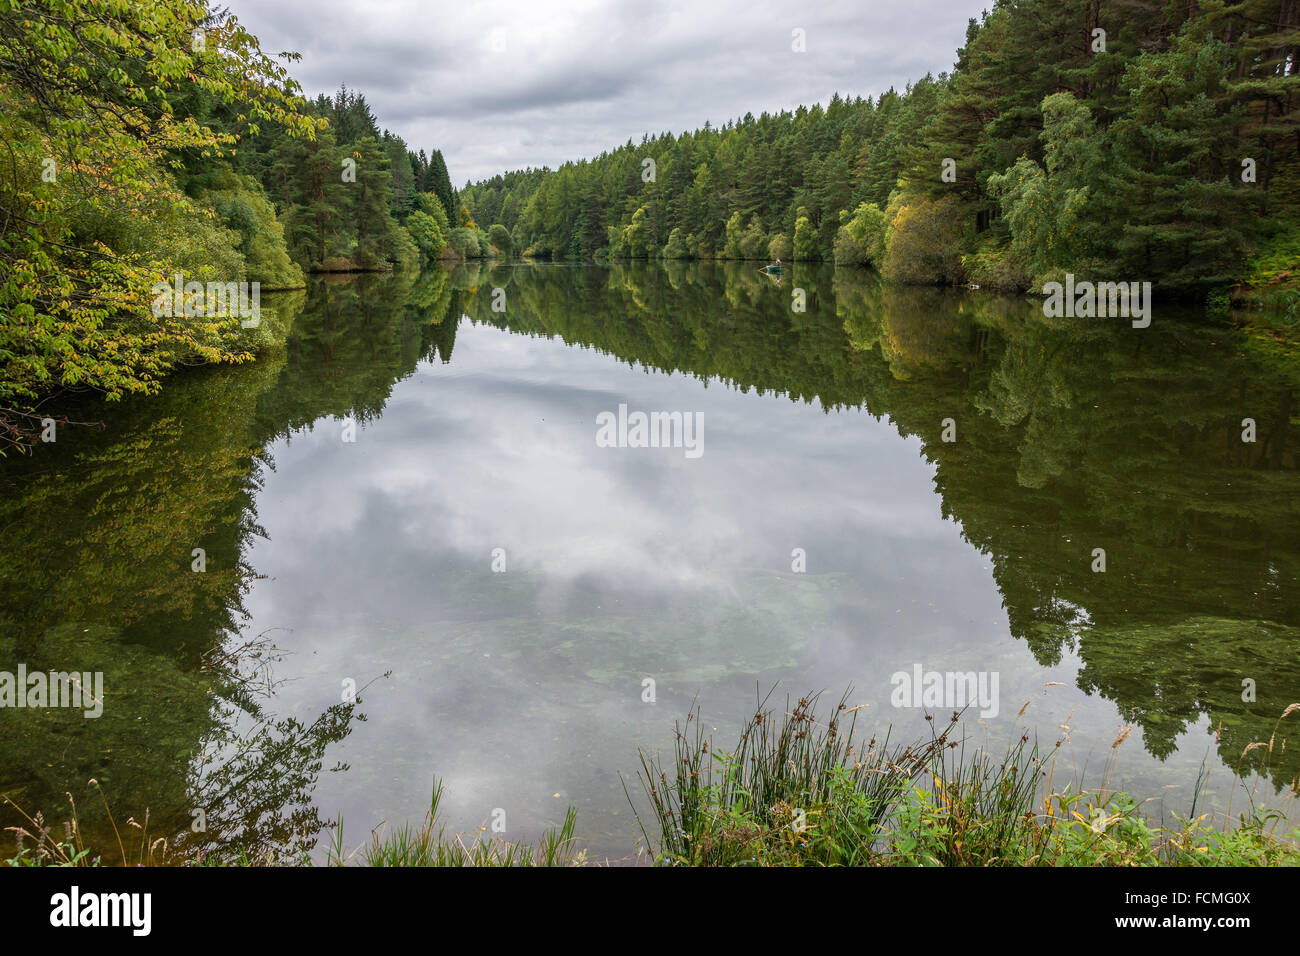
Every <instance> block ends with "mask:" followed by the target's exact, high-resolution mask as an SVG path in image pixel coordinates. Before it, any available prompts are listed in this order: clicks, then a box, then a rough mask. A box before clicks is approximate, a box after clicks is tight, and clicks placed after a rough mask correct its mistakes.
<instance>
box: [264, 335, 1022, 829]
mask: <svg viewBox="0 0 1300 956" xmlns="http://www.w3.org/2000/svg"><path fill="white" fill-rule="evenodd" d="M620 402H625V403H627V405H628V406H629V408H631V409H641V410H646V411H653V410H661V411H683V412H696V411H699V412H703V414H704V422H705V426H704V428H705V446H704V447H705V453H704V456H703V457H702V458H699V459H696V460H686V459H685V457H684V454H683V451H682V450H681V449H648V448H647V449H640V448H633V449H619V448H599V447H597V446H596V443H595V435H596V416H597V414H598V413H600V412H601V411H613V410H616V409H617V407H618V405H619V403H620ZM919 451H920V448H919V444H918V442H917V441H916V440H915V439H907V440H901V439H900V438H899V436H898V434H897V432H896V431H895V429H894V427H893V426H892V425H890V424H889V423H888V422H883V421H876V420H874V419H873V418H872V417H871V416H869V415H867V414H865V413H863V412H860V411H856V410H855V411H838V412H831V413H829V414H827V413H825V412H824V411H822V409H821V408H820V407H819V406H817V407H813V406H805V405H804V404H803V403H796V402H792V401H790V400H789V399H788V398H785V397H783V396H772V395H767V396H760V395H756V394H753V393H751V394H743V393H741V392H739V391H738V390H736V389H734V388H729V387H727V386H726V385H725V384H723V383H721V382H718V381H716V380H714V381H711V382H710V383H709V385H708V387H707V388H706V387H705V385H704V383H703V382H700V381H698V380H696V379H693V378H690V377H689V376H685V375H681V374H671V375H670V374H666V373H662V372H657V371H651V372H649V373H647V372H646V371H645V370H644V369H641V368H635V369H634V368H631V367H629V366H627V365H625V364H623V363H620V362H618V361H617V360H616V359H613V358H611V357H610V356H607V355H603V354H600V353H599V352H596V351H594V350H589V349H577V348H571V347H568V346H565V345H563V344H562V343H560V342H558V341H548V340H544V339H538V338H528V337H524V336H518V335H512V334H510V333H506V332H501V331H499V330H496V329H493V328H489V327H486V326H474V325H471V324H469V323H468V322H465V323H462V325H461V327H460V329H459V330H458V332H457V343H456V357H455V361H454V362H453V363H452V364H451V365H445V366H444V365H432V364H423V365H421V366H420V367H419V369H417V371H416V372H415V374H414V375H413V376H411V378H410V379H408V380H406V381H403V382H400V383H398V384H397V385H396V386H395V387H394V390H393V394H392V396H391V398H390V400H389V402H388V405H387V407H386V408H385V410H384V414H383V416H382V417H381V418H380V419H379V420H377V421H375V422H372V423H370V424H368V425H366V426H364V427H363V428H361V429H360V430H359V432H358V438H357V442H356V443H355V444H345V443H343V442H341V441H340V440H339V432H338V427H337V423H333V422H328V421H326V422H318V423H317V424H316V427H315V428H314V429H313V430H311V431H309V432H303V433H300V434H299V435H297V436H295V437H294V439H293V441H292V442H291V443H286V442H279V443H277V444H276V445H275V446H274V447H273V448H272V454H273V455H274V456H275V459H276V463H277V467H276V470H275V471H274V472H273V473H271V474H270V475H269V476H268V480H267V485H266V487H265V489H264V491H263V492H262V493H261V495H260V496H259V499H258V504H257V510H258V520H259V522H260V523H261V524H262V525H263V526H264V527H265V528H266V529H267V532H268V534H269V540H266V541H259V542H257V544H256V546H255V548H254V551H253V554H252V556H251V561H252V563H253V564H254V566H255V567H257V568H258V569H259V570H260V571H262V572H264V573H267V574H270V575H272V577H273V579H272V580H270V581H264V582H259V583H258V584H256V585H255V587H254V588H253V591H252V593H251V594H250V595H249V598H248V601H247V604H248V607H249V609H250V611H251V612H252V614H253V620H254V622H255V623H256V625H257V626H258V627H259V628H265V627H271V626H285V627H289V628H292V629H294V631H295V632H296V636H295V637H294V638H293V639H292V640H293V644H294V650H295V651H296V652H297V653H296V654H295V656H294V658H293V659H292V660H293V661H294V662H296V667H295V673H294V676H295V677H296V678H297V679H298V681H297V682H296V683H295V685H293V686H292V687H291V688H290V689H288V690H287V691H286V694H285V695H283V699H284V702H285V703H286V704H291V701H292V698H293V697H294V696H295V695H296V694H305V693H311V692H314V691H316V690H319V689H321V688H329V687H337V686H338V681H339V679H340V678H341V677H343V676H355V677H356V678H357V679H358V680H364V679H368V678H370V677H373V676H374V675H376V674H379V673H382V672H384V671H385V670H389V669H391V670H392V671H393V676H392V677H391V678H390V679H388V680H385V681H381V682H379V683H378V684H376V685H375V686H374V687H373V688H372V689H371V691H370V692H369V698H368V700H367V706H366V707H365V708H364V710H366V712H367V713H368V714H369V717H370V719H369V720H368V721H367V722H366V723H364V724H362V725H360V726H359V727H358V728H357V730H356V731H355V732H354V736H353V739H352V740H350V741H349V742H348V744H347V746H346V754H345V755H344V759H347V760H349V762H351V763H352V764H353V768H354V769H353V771H352V772H350V773H349V774H345V775H339V776H337V777H334V778H332V779H331V780H328V781H325V782H324V783H323V784H322V787H323V788H326V789H329V791H330V795H329V797H328V798H326V796H325V793H324V790H323V791H322V800H325V801H326V802H325V803H323V805H324V806H326V807H327V808H331V809H330V812H334V811H333V809H332V807H338V808H339V809H341V810H343V812H345V813H347V814H349V815H351V816H353V817H356V818H359V819H361V820H365V821H371V820H376V819H379V818H380V817H384V816H387V817H389V818H390V819H406V818H418V817H419V816H420V814H421V813H422V812H423V809H424V808H425V807H427V800H428V792H427V788H428V786H429V783H430V777H431V775H432V774H433V773H435V772H436V773H438V774H441V775H442V776H444V778H445V779H446V780H447V782H448V784H449V786H450V792H449V793H448V795H447V801H448V802H447V811H448V816H449V819H450V820H452V821H454V823H453V826H454V827H457V828H473V827H476V826H477V825H478V824H479V823H480V822H482V821H483V820H484V819H485V818H486V817H487V815H488V814H489V813H490V811H491V808H492V807H494V806H504V807H506V809H507V812H508V813H511V814H512V819H511V829H512V831H514V830H515V828H516V826H519V827H526V828H528V829H529V830H530V831H531V832H534V833H535V832H536V830H537V829H538V828H539V827H540V826H541V825H543V824H544V823H547V822H550V821H549V820H548V819H546V814H547V813H549V812H550V811H551V809H552V807H554V809H555V811H556V813H562V811H563V806H564V805H567V802H568V801H569V800H570V799H572V800H573V801H574V802H578V803H580V804H581V806H582V807H583V808H584V813H585V814H586V823H585V824H584V828H585V827H594V828H596V829H600V828H614V829H618V827H619V826H621V824H619V823H617V822H616V821H612V819H611V818H610V817H609V814H610V813H611V812H612V810H613V809H614V808H616V807H621V806H622V805H623V799H624V798H623V796H622V791H621V787H620V785H619V784H618V779H617V774H616V772H615V771H617V770H619V769H621V770H623V771H625V772H630V771H632V770H633V763H634V761H635V748H636V743H637V741H642V742H653V745H654V746H659V745H662V744H664V743H667V739H666V738H665V737H664V734H665V733H666V732H667V728H669V727H670V726H671V721H672V720H673V719H675V718H678V717H680V715H681V712H682V711H684V709H685V708H686V707H687V706H689V703H690V699H691V697H692V696H693V695H694V694H696V693H707V692H708V691H709V688H711V687H712V688H715V690H716V689H717V688H719V687H726V688H727V689H726V690H725V692H721V693H718V692H714V693H712V694H710V708H711V710H712V711H713V713H714V715H715V717H716V718H717V719H718V720H719V721H721V720H723V719H725V718H728V717H736V718H739V716H740V715H741V714H742V712H743V711H744V710H746V709H747V708H748V707H749V706H750V701H749V700H748V699H747V698H748V696H749V693H750V692H752V684H750V686H749V691H744V690H743V689H739V687H738V686H737V685H736V681H737V680H739V681H741V685H739V686H740V687H743V685H744V684H745V683H747V682H749V681H751V680H752V677H750V676H748V675H758V674H763V675H765V676H764V680H765V681H767V680H768V679H769V677H771V678H773V679H774V678H775V677H777V676H779V677H780V678H782V679H783V680H784V681H786V682H787V683H788V684H789V687H788V688H787V689H790V690H793V691H795V692H796V693H802V692H804V691H806V690H807V689H809V688H810V687H813V686H827V687H831V686H834V687H843V686H844V684H845V683H847V682H849V681H854V682H856V683H857V684H858V685H859V686H860V687H861V689H862V691H863V692H864V694H865V695H866V696H874V694H873V690H872V688H873V685H872V681H873V680H875V678H876V677H877V676H879V675H881V674H884V675H887V674H888V673H890V672H891V671H892V670H895V669H897V667H896V666H894V658H896V657H897V656H898V653H897V652H898V651H899V649H900V648H902V649H905V650H904V651H903V653H905V654H915V653H916V650H915V648H916V647H917V642H918V641H921V642H922V643H928V644H929V645H930V646H931V647H936V646H937V647H949V648H951V647H954V646H958V645H960V644H961V643H962V642H963V641H967V640H969V639H970V638H971V628H970V619H971V618H972V617H974V616H975V615H976V614H978V616H979V617H980V619H981V621H989V622H992V621H994V620H995V619H996V618H998V617H999V616H1000V608H999V599H998V594H997V590H996V588H995V587H994V586H993V584H992V580H991V576H990V574H989V572H988V570H987V568H986V566H985V564H984V562H985V560H986V559H985V558H984V557H983V556H981V555H979V554H978V553H977V552H975V551H974V550H973V549H972V548H971V547H970V546H969V545H968V544H967V543H966V542H964V541H963V540H962V539H961V530H960V528H959V527H958V526H957V525H956V524H954V523H953V522H951V521H947V520H944V519H943V518H942V516H941V513H940V507H939V504H938V500H937V496H936V494H935V491H934V487H933V467H932V466H931V465H929V464H928V463H926V462H925V461H924V460H923V459H922V458H921V456H920V454H919ZM497 547H501V548H505V549H506V551H507V560H508V568H509V570H508V572H507V573H506V574H504V575H496V574H493V573H492V572H491V570H490V564H491V555H492V549H493V548H497ZM795 547H800V548H804V549H805V550H806V552H807V556H808V574H807V575H799V576H791V575H789V571H790V561H791V550H792V549H793V548H795ZM773 573H775V574H776V575H780V576H783V577H772V578H767V577H764V575H771V574H773ZM837 575H838V576H839V577H838V578H837V577H836V576H837ZM841 578H842V580H841ZM934 582H941V584H940V585H938V586H936V585H935V583H934ZM936 590H939V593H938V594H936ZM927 605H929V606H927ZM958 609H962V610H958ZM975 609H978V611H976V610H975ZM796 662H798V666H797V667H796V668H795V669H793V670H792V666H793V665H794V664H795V663H796ZM647 669H654V673H657V674H659V675H660V676H661V678H663V677H664V674H665V673H666V672H669V671H671V672H672V673H674V674H677V675H678V676H677V677H676V678H670V679H662V680H661V683H660V687H659V694H660V703H659V704H658V705H655V706H649V705H645V704H642V703H641V702H640V700H639V695H640V679H641V677H642V676H645V674H644V673H643V672H644V671H645V670H647ZM624 671H626V674H624V673H623V672H624ZM293 687H297V688H299V689H297V690H295V689H293ZM376 790H379V791H381V793H382V795H381V796H380V797H379V798H378V800H379V805H378V806H376V796H375V793H376ZM555 792H563V793H564V794H565V798H564V799H561V800H556V799H555V798H553V796H552V794H553V793H555ZM515 832H517V831H515ZM620 832H621V831H620ZM609 845H610V846H613V847H615V848H622V847H625V846H627V845H630V843H629V840H627V839H624V838H623V836H620V837H619V839H617V840H615V841H613V843H612V844H609Z"/></svg>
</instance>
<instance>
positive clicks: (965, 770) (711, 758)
mask: <svg viewBox="0 0 1300 956" xmlns="http://www.w3.org/2000/svg"><path fill="white" fill-rule="evenodd" d="M818 703H819V698H818V696H817V695H812V696H810V697H805V698H801V699H800V700H799V701H798V702H796V703H794V704H793V705H792V704H791V703H790V701H789V700H786V701H785V702H784V706H783V707H781V708H780V709H775V708H774V707H773V706H772V705H771V703H770V695H769V697H768V698H764V699H763V700H760V701H759V702H758V705H757V706H756V708H755V710H754V713H753V715H752V716H751V717H750V718H749V719H748V721H747V722H746V723H745V726H744V727H743V729H742V730H741V733H740V735H739V737H738V739H737V740H736V742H735V744H734V745H733V746H732V747H731V748H730V749H726V750H722V749H718V748H717V747H715V745H714V742H713V740H712V738H711V737H708V736H706V735H705V734H704V731H703V725H702V722H701V721H700V712H699V709H698V707H697V708H696V709H694V710H692V711H691V712H690V713H688V714H687V716H686V719H685V723H684V724H680V723H679V725H678V726H677V727H676V730H675V735H674V737H675V745H674V748H673V751H672V754H671V756H670V757H669V758H666V757H665V756H663V755H660V754H658V753H655V754H651V753H647V752H645V751H641V752H640V753H639V757H640V766H641V769H640V771H639V772H638V774H637V778H638V779H637V783H639V788H638V787H637V786H636V785H633V786H631V787H627V786H626V783H625V790H627V793H628V799H629V802H630V803H631V804H632V807H633V810H634V812H635V813H636V817H637V820H638V823H639V824H640V827H641V832H642V837H643V845H642V846H641V847H640V848H638V849H637V850H636V856H635V857H634V858H633V857H629V860H631V859H635V860H636V861H637V862H641V863H645V862H653V863H655V864H658V865H665V866H1295V865H1300V830H1292V831H1289V832H1286V831H1284V830H1283V827H1284V823H1283V818H1282V815H1281V814H1280V813H1279V812H1277V811H1276V810H1260V809H1258V808H1257V807H1256V806H1255V805H1254V800H1253V797H1250V796H1248V798H1247V802H1248V804H1249V807H1248V809H1246V810H1245V811H1244V812H1238V813H1237V815H1236V816H1235V817H1233V815H1232V814H1233V810H1232V807H1231V804H1230V805H1229V807H1228V808H1227V809H1226V810H1225V811H1224V812H1223V813H1222V814H1219V815H1213V816H1212V815H1211V814H1209V813H1207V812H1205V811H1204V810H1203V809H1202V808H1200V807H1198V805H1197V804H1198V802H1199V801H1200V800H1201V798H1202V794H1203V790H1204V786H1203V783H1204V779H1205V775H1204V774H1203V775H1202V778H1201V780H1200V781H1198V785H1197V788H1196V793H1195V795H1194V797H1193V800H1192V805H1191V806H1190V807H1188V808H1187V812H1186V813H1185V814H1173V815H1171V816H1167V817H1162V818H1160V819H1153V818H1152V814H1151V813H1150V812H1148V811H1146V810H1144V805H1143V801H1139V800H1138V799H1137V798H1135V797H1133V796H1131V795H1129V794H1126V793H1124V792H1122V791H1119V790H1116V789H1113V788H1112V787H1111V786H1110V783H1109V780H1108V772H1106V771H1103V773H1102V776H1101V779H1100V780H1099V781H1097V782H1096V783H1095V784H1094V785H1092V786H1083V785H1082V784H1081V783H1080V782H1078V781H1075V780H1070V781H1061V780H1058V779H1057V774H1056V763H1057V760H1058V757H1059V755H1060V753H1061V745H1062V741H1061V740H1058V741H1055V742H1054V743H1053V744H1052V745H1051V746H1050V747H1048V748H1041V747H1040V746H1039V743H1038V741H1036V740H1034V739H1032V738H1031V737H1030V736H1029V735H1028V734H1023V735H1021V736H1020V737H1019V738H1018V739H1016V740H1015V741H1014V742H1012V743H1011V744H1010V746H1008V747H1007V748H1006V749H1005V750H1003V751H1000V752H995V751H991V750H988V749H986V748H983V747H970V746H969V745H968V742H967V741H966V740H965V739H964V737H963V735H962V732H961V720H960V715H959V714H956V713H953V714H951V715H950V716H949V717H947V718H946V719H942V720H941V719H938V718H934V717H927V720H929V721H930V722H931V724H932V731H931V734H930V737H929V739H928V740H922V741H918V742H914V743H910V744H906V745H898V744H891V743H890V742H889V739H888V735H885V736H884V737H883V738H877V737H869V738H867V739H865V740H864V739H862V736H861V735H860V734H859V733H858V730H857V727H856V723H857V717H858V710H859V708H852V707H849V706H848V702H847V695H846V696H845V697H844V698H841V699H840V701H839V702H838V703H837V704H836V705H834V706H833V707H829V708H825V710H826V711H828V712H827V713H824V714H822V715H818V713H817V710H818ZM1295 713H1300V704H1292V705H1291V706H1289V707H1288V708H1287V709H1286V710H1285V711H1284V712H1283V713H1282V715H1281V716H1280V717H1279V719H1278V721H1277V724H1276V726H1275V728H1274V732H1273V734H1272V736H1271V737H1270V739H1269V740H1268V741H1258V742H1253V743H1251V744H1250V745H1249V746H1248V747H1247V748H1246V751H1245V752H1244V753H1243V754H1242V757H1243V759H1244V758H1245V756H1246V754H1249V753H1251V752H1252V751H1255V750H1260V749H1263V750H1265V752H1266V755H1270V756H1271V755H1272V754H1273V753H1274V752H1275V750H1276V751H1277V752H1278V753H1280V752H1281V750H1282V749H1283V748H1284V746H1285V742H1284V738H1283V737H1282V736H1281V733H1282V729H1283V726H1284V721H1285V720H1286V719H1287V718H1288V717H1290V716H1291V715H1292V714H1295ZM1127 735H1128V731H1123V732H1121V733H1120V735H1119V736H1118V737H1117V739H1116V740H1115V742H1114V743H1113V744H1112V747H1111V749H1112V752H1113V751H1115V750H1116V749H1118V747H1120V746H1121V745H1122V744H1123V742H1124V740H1125V739H1126V737H1127ZM1235 782H1237V783H1239V782H1240V781H1239V780H1238V781H1235ZM1297 786H1300V782H1298V783H1297V784H1293V785H1292V792H1293V793H1294V792H1295V791H1296V787H1297ZM1235 789H1236V788H1235ZM443 793H444V790H443V787H442V784H441V783H440V782H437V781H435V784H434V791H433V797H432V800H431V803H430V808H429V812H428V814H427V816H426V817H425V819H424V820H423V821H422V823H421V824H420V825H418V826H412V825H409V824H403V825H401V826H398V827H395V828H390V827H388V826H386V825H384V826H380V827H378V828H376V829H374V830H372V831H371V833H370V836H369V838H368V839H367V840H366V841H365V842H363V843H361V844H360V845H359V846H357V847H355V848H353V849H351V850H348V849H347V844H346V841H345V838H344V828H343V823H342V821H339V822H338V823H337V824H336V826H335V828H334V833H333V835H332V839H331V845H330V847H329V849H328V851H327V853H326V862H327V863H328V864H329V865H338V866H342V865H358V864H359V865H366V866H565V865H590V864H591V863H592V862H593V861H591V860H589V858H588V857H587V855H586V853H585V851H583V850H582V849H581V848H580V846H579V843H580V840H579V838H578V836H577V814H576V811H575V810H574V809H573V808H570V809H569V810H568V812H567V814H566V816H565V819H564V823H563V824H562V825H561V826H559V827H558V828H555V829H552V830H549V831H547V832H546V833H545V834H543V836H542V837H541V839H540V840H539V841H538V842H537V843H536V844H531V843H528V842H522V841H521V842H509V841H506V840H504V839H500V838H493V837H489V836H485V835H483V833H481V832H480V833H474V834H472V835H471V836H469V837H466V835H464V834H453V833H448V832H447V829H446V827H445V825H444V824H443V823H442V821H441V819H440V814H439V806H440V803H441V800H442V797H443ZM71 811H72V812H71V818H70V819H69V820H68V821H66V822H64V823H63V824H62V826H61V827H60V828H58V831H57V832H52V828H51V827H50V826H48V825H47V824H46V823H45V821H44V820H43V819H42V818H41V817H40V816H39V815H37V816H34V817H28V818H27V819H28V824H29V825H28V826H26V827H22V828H16V829H14V831H13V832H14V836H15V837H16V838H17V846H16V852H15V853H14V855H12V856H10V857H9V858H8V859H7V862H8V864H9V865H11V866H114V865H140V864H144V865H169V864H170V865H176V864H179V865H206V866H255V865H262V864H265V863H271V862H275V863H278V864H283V863H285V862H286V860H285V859H284V858H279V859H275V860H272V859H270V858H256V857H250V855H249V854H247V853H245V852H242V851H241V850H240V849H239V848H238V847H232V848H229V849H227V850H223V851H221V852H217V853H208V854H206V855H198V856H194V857H182V858H178V855H177V854H175V853H171V852H169V848H168V842H167V841H166V840H165V839H159V838H153V837H151V836H150V834H149V832H148V821H147V816H146V820H145V823H144V824H139V823H137V822H136V821H135V820H128V821H127V824H126V825H125V826H123V827H121V828H119V827H118V825H117V824H116V823H115V822H114V824H113V830H114V833H115V834H116V836H117V846H116V847H111V848H107V849H106V848H91V847H87V846H85V845H84V843H83V842H82V839H81V835H80V831H79V829H78V825H77V820H76V807H75V805H73V806H72V807H71ZM110 818H111V814H110ZM632 851H633V848H629V852H630V853H631V852H632ZM287 862H289V863H290V864H291V865H292V864H294V863H297V864H300V865H311V861H310V860H308V859H305V858H304V859H299V860H289V861H287Z"/></svg>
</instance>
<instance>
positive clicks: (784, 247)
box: [767, 232, 794, 262]
mask: <svg viewBox="0 0 1300 956" xmlns="http://www.w3.org/2000/svg"><path fill="white" fill-rule="evenodd" d="M767 257H768V258H769V259H772V260H776V259H782V260H784V261H786V262H789V261H790V260H791V259H793V258H794V243H792V242H791V241H790V237H789V236H787V235H786V234H785V233H784V232H778V233H777V234H776V235H774V236H773V237H772V241H771V242H769V243H768V244H767Z"/></svg>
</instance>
